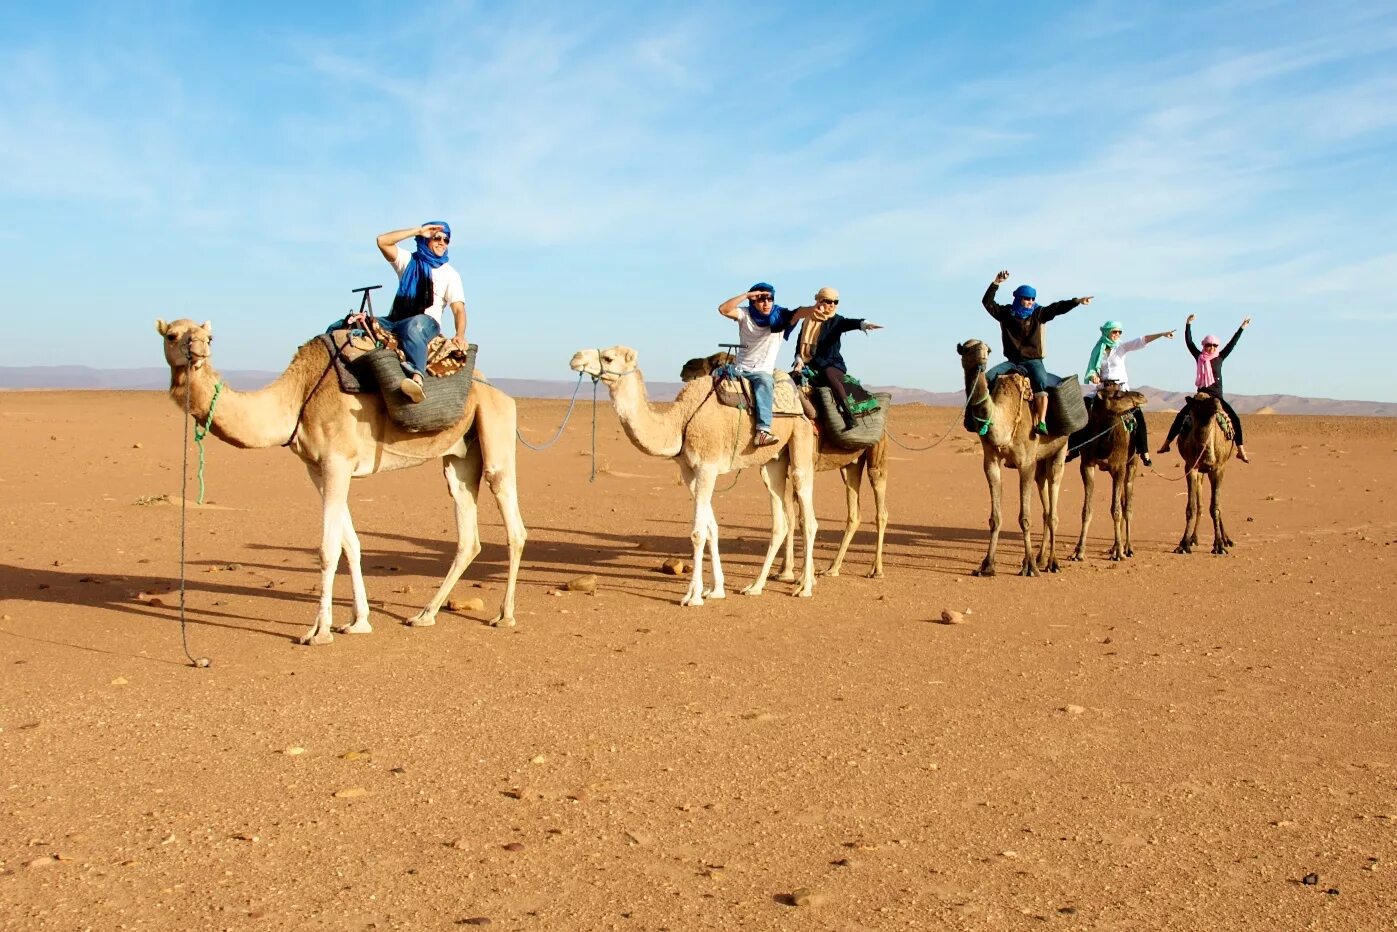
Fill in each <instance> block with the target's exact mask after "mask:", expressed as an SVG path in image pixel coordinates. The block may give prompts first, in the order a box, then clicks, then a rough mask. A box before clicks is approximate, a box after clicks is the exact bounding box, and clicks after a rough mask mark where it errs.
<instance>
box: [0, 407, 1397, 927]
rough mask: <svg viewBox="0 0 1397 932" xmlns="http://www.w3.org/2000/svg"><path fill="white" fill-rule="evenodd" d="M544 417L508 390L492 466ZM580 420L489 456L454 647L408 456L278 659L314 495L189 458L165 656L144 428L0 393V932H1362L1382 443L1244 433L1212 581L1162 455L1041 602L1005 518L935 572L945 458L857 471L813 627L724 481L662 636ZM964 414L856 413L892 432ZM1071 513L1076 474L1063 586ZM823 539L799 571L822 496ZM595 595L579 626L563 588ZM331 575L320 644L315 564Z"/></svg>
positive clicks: (246, 463)
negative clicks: (701, 562) (510, 498)
mask: <svg viewBox="0 0 1397 932" xmlns="http://www.w3.org/2000/svg"><path fill="white" fill-rule="evenodd" d="M585 397H586V395H585V394H584V398H585ZM604 400H605V393H604V392H603V401H604ZM564 407H565V405H564V403H562V402H558V401H525V402H522V403H521V409H520V410H521V428H522V430H523V432H524V434H525V436H526V437H529V438H530V439H532V440H535V441H541V440H543V439H546V438H547V437H548V436H549V435H550V434H551V433H552V431H553V429H554V428H555V427H556V426H557V424H558V422H559V420H560V418H561V416H562V413H563V410H564ZM590 416H591V411H590V407H589V406H588V405H587V404H586V403H585V402H584V403H582V404H579V407H578V411H577V414H576V416H575V418H574V420H573V422H572V424H571V426H570V427H569V429H568V432H567V433H566V434H565V436H564V438H563V440H562V441H561V442H560V443H559V444H558V445H557V446H555V447H553V448H552V449H550V450H548V451H547V452H544V453H534V452H530V451H528V450H526V449H523V448H522V447H521V448H520V451H519V464H520V466H519V471H520V488H521V497H522V500H523V508H524V517H525V519H526V521H527V522H528V525H529V531H530V539H529V543H528V546H527V548H526V549H525V553H524V565H523V570H522V573H521V581H522V582H521V589H520V599H519V613H518V619H519V623H518V626H517V627H515V628H513V629H496V628H491V627H489V626H488V625H486V624H485V623H484V619H486V618H488V617H490V616H491V615H492V614H493V613H494V611H495V609H496V607H497V603H498V600H499V597H500V594H501V590H502V581H503V578H504V562H503V558H504V548H503V540H504V535H503V530H502V527H501V524H500V521H499V517H498V512H497V510H496V508H495V505H494V502H493V500H492V499H491V498H490V496H489V494H488V493H485V494H484V495H483V496H482V498H483V501H484V505H483V508H482V524H483V528H482V533H483V536H484V539H485V548H484V551H483V552H482V554H481V555H480V558H479V559H478V560H477V561H476V563H475V564H474V565H473V566H472V567H471V568H470V569H469V570H468V571H467V573H466V576H465V577H464V579H463V580H462V582H461V584H460V585H459V586H458V588H457V591H456V597H457V598H460V599H468V598H472V597H476V596H479V597H481V598H483V599H484V601H485V610H484V611H474V612H464V613H461V612H457V613H451V612H443V613H442V615H441V618H440V622H439V624H438V625H437V626H436V627H434V628H425V629H411V628H407V627H404V626H403V625H401V624H400V623H399V622H401V621H402V620H403V619H405V618H407V617H409V616H411V615H412V614H413V613H414V612H416V610H417V609H418V608H420V607H421V606H422V605H423V604H425V602H426V600H427V598H428V597H429V595H430V594H431V592H432V590H433V589H434V587H435V586H436V583H437V581H438V579H439V577H440V575H441V574H442V573H443V572H444V570H445V567H446V564H447V561H448V558H449V554H450V551H451V546H452V544H451V536H452V534H451V532H450V530H449V528H450V526H451V510H450V505H449V500H448V498H447V496H446V492H445V488H444V483H443V481H442V478H441V474H440V471H439V469H438V468H437V467H436V466H434V465H429V466H427V467H425V468H420V469H415V470H408V471H404V472H399V473H393V474H387V475H383V476H378V477H374V478H371V479H368V480H365V481H362V482H359V483H356V485H355V487H354V490H353V497H352V503H353V507H354V513H355V517H356V525H357V527H358V529H359V533H360V537H361V539H362V540H363V543H364V548H365V553H364V561H363V563H364V569H365V572H366V573H367V576H368V587H369V595H370V598H371V600H372V601H373V606H374V615H373V620H374V622H375V626H376V627H375V630H374V632H373V633H372V634H369V635H362V636H348V635H341V636H338V637H336V639H335V641H334V643H333V644H331V645H328V646H323V647H313V648H312V647H302V646H299V645H297V644H296V643H295V639H296V638H297V637H298V636H300V635H301V634H303V633H304V632H305V631H306V630H307V629H308V628H309V626H310V624H311V621H312V620H313V617H314V614H315V591H316V588H317V582H318V571H317V567H316V563H317V556H316V545H317V541H318V537H319V502H318V499H317V497H316V495H315V493H314V491H313V490H312V488H311V485H310V483H309V482H308V481H307V479H306V476H305V470H304V469H303V467H302V466H301V464H300V462H299V461H298V460H296V458H295V457H294V456H293V455H291V454H290V453H288V452H286V451H284V450H281V449H272V450H259V451H243V450H236V449H233V448H232V447H230V446H227V445H225V444H222V443H219V442H217V441H215V440H213V439H212V438H210V440H209V442H208V461H207V470H206V479H207V498H208V503H207V504H206V505H204V506H202V507H194V506H191V507H190V508H189V509H188V513H187V520H188V525H187V561H188V562H187V578H188V603H187V604H188V609H187V619H188V627H187V632H188V640H189V649H190V651H191V652H192V653H193V654H194V655H195V656H207V657H209V658H211V659H212V666H211V667H210V668H208V669H195V668H193V667H192V666H190V665H189V663H188V662H187V661H186V660H185V657H184V653H183V651H182V650H181V641H180V633H181V632H180V624H179V611H178V608H177V604H178V603H177V598H171V597H169V596H164V597H163V598H157V599H156V600H155V601H151V598H150V597H151V596H152V594H155V595H157V596H158V595H159V594H161V593H168V592H169V591H170V590H171V589H172V587H174V586H175V585H176V584H177V580H178V577H179V572H180V562H179V561H180V537H181V534H180V516H181V509H180V506H179V504H178V503H179V500H180V499H179V496H180V470H181V452H182V448H181V429H182V428H181V420H180V415H179V412H178V411H177V410H176V409H175V408H174V407H173V406H172V405H171V404H170V402H169V401H168V400H167V399H166V398H165V397H164V396H163V395H161V394H158V393H135V392H131V393H101V392H53V393H29V392H10V393H3V394H0V431H3V435H2V436H3V443H0V501H3V505H0V509H3V510H0V528H3V535H0V612H3V620H0V670H2V671H3V674H0V751H2V752H3V756H0V787H3V793H2V794H0V927H4V928H6V929H26V930H31V929H32V930H47V929H87V928H92V929H125V928H142V929H214V928H233V929H244V928H286V929H363V928H380V929H438V928H455V927H458V925H467V926H468V924H470V923H474V924H478V925H483V924H485V923H486V920H488V921H489V923H490V924H492V925H494V926H498V927H503V928H548V929H733V928H744V929H776V928H815V929H906V928H950V929H1012V928H1038V927H1044V926H1047V927H1057V928H1072V929H1171V930H1173V929H1200V930H1212V929H1255V930H1273V929H1310V928H1314V929H1345V930H1348V929H1378V928H1392V927H1394V926H1397V677H1394V671H1397V611H1394V607H1393V606H1394V602H1397V572H1394V570H1397V493H1394V490H1393V487H1392V479H1393V476H1394V471H1393V467H1392V464H1393V461H1394V452H1397V420H1368V419H1359V418H1342V419H1333V420H1324V419H1319V418H1298V417H1266V416H1253V417H1251V418H1250V419H1249V421H1248V429H1249V436H1248V440H1249V442H1248V448H1249V450H1250V452H1252V453H1253V458H1254V464H1253V465H1251V466H1245V465H1242V464H1240V463H1235V462H1234V463H1233V464H1232V465H1231V467H1230V468H1229V470H1228V474H1227V488H1226V499H1225V505H1224V507H1225V511H1226V514H1227V516H1228V519H1229V521H1230V531H1231V533H1232V535H1233V537H1234V538H1235V539H1236V548H1235V550H1234V551H1233V552H1232V553H1231V554H1230V555H1227V556H1214V555H1212V554H1210V553H1209V552H1208V543H1209V541H1210V539H1211V529H1210V528H1209V527H1208V526H1207V525H1206V522H1205V524H1204V526H1203V527H1202V529H1201V533H1200V537H1201V538H1202V539H1203V542H1204V546H1203V547H1202V548H1201V550H1200V551H1199V552H1196V553H1194V554H1192V555H1187V556H1185V555H1176V554H1174V553H1173V552H1172V551H1173V548H1174V545H1175V544H1176V543H1177V542H1178V539H1179V536H1180V532H1181V530H1182V525H1183V519H1184V497H1183V483H1182V482H1179V481H1168V480H1169V479H1175V480H1176V479H1177V477H1179V476H1180V475H1181V474H1182V469H1181V467H1180V463H1179V460H1178V457H1177V456H1171V457H1163V456H1160V457H1157V458H1156V463H1157V465H1156V468H1157V469H1158V470H1159V471H1160V473H1161V474H1162V475H1146V476H1144V477H1142V478H1141V479H1140V480H1139V483H1138V485H1137V504H1136V508H1135V516H1136V532H1135V556H1134V558H1133V559H1131V560H1129V561H1126V562H1123V563H1111V562H1109V561H1107V560H1106V559H1105V552H1106V548H1107V546H1108V544H1109V534H1110V520H1109V513H1108V507H1109V506H1108V497H1107V496H1108V494H1109V492H1108V489H1109V483H1108V482H1104V481H1100V480H1098V483H1097V491H1096V502H1097V507H1096V517H1095V522H1094V524H1093V527H1092V531H1093V533H1092V535H1091V538H1090V541H1089V542H1090V552H1089V559H1088V561H1087V562H1085V563H1073V562H1066V561H1065V560H1064V564H1063V570H1062V572H1061V573H1060V574H1057V575H1051V576H1042V577H1039V578H1033V579H1028V578H1021V577H1019V576H1017V575H1015V571H1016V569H1017V565H1018V559H1019V557H1020V555H1021V553H1022V551H1021V545H1020V538H1019V537H1018V534H1017V520H1016V512H1017V491H1016V489H1011V490H1010V491H1008V492H1007V495H1006V498H1007V502H1008V507H1007V509H1006V533H1005V535H1004V537H1003V539H1002V541H1001V545H1000V552H999V564H998V566H999V571H1000V575H998V576H996V577H994V578H988V579H982V578H975V577H973V576H972V575H971V571H972V570H973V569H974V568H975V567H976V566H977V565H978V563H979V561H980V559H981V557H982V556H983V553H984V549H985V546H986V541H987V536H988V535H987V531H986V515H987V513H988V495H987V492H986V489H985V482H984V477H983V473H982V471H981V466H980V455H979V448H978V444H977V443H976V442H975V441H974V438H972V437H970V436H969V435H967V434H965V433H964V432H962V431H960V430H959V429H958V428H956V429H955V430H953V431H952V432H951V434H950V435H949V437H948V439H947V440H946V441H945V442H944V443H942V444H941V445H939V446H937V447H936V448H935V449H933V450H930V451H928V452H919V453H913V452H905V451H903V450H901V449H895V450H894V453H893V462H892V466H891V482H890V495H889V498H890V506H891V512H892V519H891V522H890V525H889V528H888V535H887V574H886V578H885V579H878V580H875V579H867V578H864V576H863V573H864V572H865V571H866V569H867V567H868V563H869V558H870V554H871V551H872V531H871V527H872V525H871V523H865V525H864V527H863V529H862V530H861V531H860V533H859V536H858V538H857V539H856V541H855V544H854V547H853V550H852V551H851V554H850V558H849V561H848V562H847V563H846V565H845V574H844V575H842V576H840V577H838V578H829V577H822V578H821V579H820V580H819V581H818V584H817V585H816V588H815V595H814V598H813V599H809V600H805V599H795V598H791V597H790V595H789V592H790V590H791V587H790V586H789V585H788V584H784V583H779V582H775V581H773V582H772V583H771V584H770V585H769V586H768V588H767V592H766V594H765V595H763V596H761V597H760V598H749V597H744V596H742V595H740V594H738V590H739V589H741V588H742V586H744V585H746V584H747V583H748V582H750V581H751V578H752V576H753V574H754V572H755V571H756V568H757V566H758V565H759V563H760V559H761V555H762V552H763V547H764V544H765V539H766V534H767V529H768V527H769V521H768V516H767V512H766V504H765V495H764V493H763V491H762V489H761V485H760V482H759V480H758V478H757V476H756V475H754V474H752V473H743V474H742V475H741V476H740V477H739V479H738V481H737V484H736V485H735V487H733V488H732V489H731V491H727V492H725V493H724V494H722V495H720V496H719V497H718V499H717V512H718V518H719V521H720V523H721V525H722V528H723V535H724V536H723V543H724V555H725V564H726V569H727V574H728V589H729V596H728V598H727V599H726V600H722V601H717V600H710V601H709V602H708V603H707V604H706V605H705V606H703V607H701V608H681V607H680V605H679V604H678V603H679V599H680V596H681V595H682V593H683V590H684V581H683V580H682V579H679V578H676V577H674V576H669V575H664V574H662V573H661V572H659V569H658V567H659V564H660V563H661V561H662V560H664V559H665V558H666V557H668V556H683V557H686V558H687V556H688V548H689V543H688V528H689V516H690V513H691V506H690V503H689V499H688V494H687V492H686V491H685V489H684V488H683V487H682V486H680V485H679V484H678V481H677V470H676V469H675V467H674V465H673V464H671V463H669V462H664V461H661V460H657V459H651V458H647V457H645V456H643V455H642V454H640V453H639V452H637V451H636V450H634V449H633V448H632V447H631V446H630V444H629V443H628V442H627V441H626V440H625V438H624V437H623V435H622V434H621V432H620V430H619V428H618V426H617V422H616V419H615V417H614V415H613V414H612V411H611V409H610V407H609V405H605V404H603V406H602V407H601V408H600V409H599V418H598V429H597V436H598V448H599V453H598V457H599V459H598V465H599V467H600V474H599V475H598V476H597V479H596V481H595V483H589V482H588V472H589V465H590V461H589V459H588V451H589V450H590V436H591V425H590ZM956 416H957V415H956V412H955V411H953V410H946V409H932V408H924V407H918V406H905V407H898V408H895V409H894V410H893V412H892V416H891V419H890V423H891V425H892V429H893V431H894V432H895V433H896V434H897V435H898V436H899V437H901V438H902V439H903V440H904V441H905V442H907V443H908V444H910V445H924V444H927V443H930V442H931V441H932V440H934V439H936V438H937V437H940V436H941V435H942V434H943V432H944V431H945V430H946V429H947V427H949V426H950V425H951V424H952V423H953V422H954V421H955V420H956ZM1166 417H1167V416H1165V415H1154V416H1152V417H1151V430H1152V433H1153V436H1154V437H1155V439H1156V443H1157V442H1158V439H1159V438H1160V437H1161V436H1162V434H1163V430H1164V427H1165V425H1166V423H1167V420H1166ZM191 449H192V446H191ZM194 465H195V459H194V457H193V456H192V455H191V457H190V461H189V468H190V473H191V481H190V483H189V485H188V489H189V492H188V494H189V495H190V497H191V498H192V497H193V496H194V495H195V494H196V485H195V483H194V482H193V481H192V473H193V469H194ZM1011 475H1012V474H1011ZM1166 477H1167V478H1166ZM1102 478H1103V479H1104V476H1103V477H1102ZM161 496H167V497H168V501H161V500H160V497H161ZM1081 499H1082V491H1081V483H1080V480H1079V478H1078V474H1077V470H1076V468H1075V466H1073V467H1069V472H1068V474H1067V478H1066V479H1065V481H1064V483H1063V492H1062V506H1061V512H1062V517H1061V525H1060V539H1059V544H1058V554H1059V556H1060V557H1062V558H1065V557H1066V556H1067V555H1068V553H1069V552H1070V551H1071V549H1072V546H1073V544H1074V543H1075V540H1076V536H1077V531H1078V528H1079V514H1080V507H1081ZM152 500H154V501H153V503H152ZM170 502H174V504H171V503H170ZM863 508H864V514H865V517H866V518H871V515H872V503H871V495H868V494H867V493H866V494H865V496H864V506H863ZM1034 511H1035V516H1037V508H1036V506H1035V509H1034ZM817 512H818V517H819V521H820V525H821V530H820V536H819V542H818V546H817V561H818V563H819V564H820V565H824V564H827V563H828V561H829V559H830V556H831V555H832V553H833V550H834V545H835V543H836V542H837V539H838V530H839V528H840V527H841V525H842V522H843V517H844V497H843V493H842V489H841V487H840V485H839V481H838V477H837V476H836V475H835V474H831V473H825V474H822V475H821V476H820V478H819V484H818V489H817ZM1034 526H1035V535H1036V533H1037V526H1038V522H1037V520H1036V517H1035V523H1034ZM587 573H595V574H596V575H597V576H598V578H599V580H600V584H599V587H598V589H597V591H596V594H595V595H584V594H579V593H567V594H563V595H557V594H554V590H555V589H557V588H558V587H559V586H560V585H563V584H566V583H567V581H568V580H570V579H573V578H574V577H577V576H579V575H581V574H587ZM336 591H337V594H338V595H339V597H340V601H339V604H338V605H337V613H338V614H339V616H340V618H342V619H347V617H348V614H349V608H348V606H347V604H346V603H345V598H346V597H347V595H348V592H349V582H348V577H347V576H346V575H344V574H343V573H341V575H340V576H339V577H338V580H337V588H336ZM142 596H144V598H142ZM162 603H163V604H162ZM943 609H952V610H955V611H959V612H963V613H965V615H966V617H965V623H963V624H958V625H946V624H940V623H936V619H939V617H940V615H941V612H942V610H943ZM294 749H302V752H301V753H292V751H293V750H294ZM345 791H350V792H349V793H347V794H346V793H345ZM337 794H338V795H337ZM1307 875H1315V876H1314V877H1313V878H1310V880H1313V881H1314V882H1306V878H1307Z"/></svg>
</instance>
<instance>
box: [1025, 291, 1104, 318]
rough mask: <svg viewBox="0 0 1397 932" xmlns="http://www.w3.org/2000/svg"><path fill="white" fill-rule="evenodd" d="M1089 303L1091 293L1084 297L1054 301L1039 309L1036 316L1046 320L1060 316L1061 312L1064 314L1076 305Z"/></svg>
mask: <svg viewBox="0 0 1397 932" xmlns="http://www.w3.org/2000/svg"><path fill="white" fill-rule="evenodd" d="M1090 303H1091V295H1087V296H1086V297H1085V298H1068V299H1067V300H1066V301H1054V302H1053V303H1052V304H1049V305H1048V306H1047V307H1045V308H1043V309H1042V310H1041V311H1039V312H1038V316H1039V319H1040V320H1043V321H1044V322H1047V321H1050V320H1052V319H1053V318H1054V317H1061V316H1062V315H1063V314H1066V313H1067V312H1068V311H1070V310H1072V309H1073V308H1074V307H1077V306H1078V305H1082V304H1090Z"/></svg>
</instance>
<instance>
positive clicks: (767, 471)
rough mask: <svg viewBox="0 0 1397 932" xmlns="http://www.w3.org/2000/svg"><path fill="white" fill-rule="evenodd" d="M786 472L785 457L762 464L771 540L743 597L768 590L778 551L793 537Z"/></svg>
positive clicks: (806, 535) (807, 536)
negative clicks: (786, 500) (787, 508)
mask: <svg viewBox="0 0 1397 932" xmlns="http://www.w3.org/2000/svg"><path fill="white" fill-rule="evenodd" d="M786 470H787V463H786V458H785V457H778V458H776V459H774V460H769V461H768V462H765V463H763V464H762V485H764V486H766V493H767V497H768V498H769V499H770V503H771V540H770V541H769V542H768V543H767V546H766V559H765V560H763V561H762V568H761V569H760V570H758V571H757V578H756V579H754V580H753V581H752V583H751V585H749V586H747V587H746V588H745V589H743V590H742V594H743V595H761V594H762V591H763V590H764V589H765V588H766V574H767V573H770V572H771V564H772V563H774V562H775V561H776V551H778V550H780V549H781V545H782V544H783V543H785V542H786V541H788V540H790V539H791V537H792V536H793V535H792V534H791V533H788V531H790V529H789V528H788V527H787V524H786V502H785V498H786ZM809 527H810V525H806V528H807V530H806V533H805V539H806V542H807V545H808V544H809V542H810V537H811V534H810V531H809Z"/></svg>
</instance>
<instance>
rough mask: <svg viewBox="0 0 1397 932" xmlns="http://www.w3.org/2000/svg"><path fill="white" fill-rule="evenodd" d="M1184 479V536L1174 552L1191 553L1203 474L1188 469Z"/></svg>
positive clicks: (1195, 540)
mask: <svg viewBox="0 0 1397 932" xmlns="http://www.w3.org/2000/svg"><path fill="white" fill-rule="evenodd" d="M1185 481H1186V482H1187V483H1188V506H1187V508H1186V509H1185V511H1184V536H1183V538H1182V539H1181V540H1180V541H1179V546H1177V547H1175V548H1174V552H1175V553H1192V552H1193V545H1194V544H1196V543H1198V511H1199V505H1200V503H1201V501H1202V498H1203V474H1202V473H1201V472H1198V471H1197V470H1196V469H1195V470H1189V472H1188V473H1187V475H1186V479H1185Z"/></svg>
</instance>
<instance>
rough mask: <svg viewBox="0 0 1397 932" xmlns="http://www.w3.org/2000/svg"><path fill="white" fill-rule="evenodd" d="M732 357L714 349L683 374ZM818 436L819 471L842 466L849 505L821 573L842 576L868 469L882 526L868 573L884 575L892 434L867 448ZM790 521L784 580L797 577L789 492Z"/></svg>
mask: <svg viewBox="0 0 1397 932" xmlns="http://www.w3.org/2000/svg"><path fill="white" fill-rule="evenodd" d="M732 360H733V356H732V355H731V354H730V353H714V354H713V355H712V356H703V357H699V358H697V359H690V360H689V361H688V362H686V363H684V367H683V368H682V369H681V370H680V372H679V377H680V378H681V379H683V380H684V381H685V382H689V381H692V380H693V379H696V378H699V377H700V376H711V375H712V373H713V370H714V369H717V368H718V367H719V366H722V365H726V364H727V363H730V362H732ZM817 436H818V438H819V442H820V445H819V448H818V449H817V450H816V453H815V471H816V472H828V471H829V470H831V469H837V470H839V476H840V478H841V479H843V480H844V506H845V510H844V539H843V540H841V541H840V542H839V551H838V552H837V553H836V554H835V555H834V562H833V563H831V564H830V565H829V568H828V569H826V570H825V571H824V572H823V573H821V574H820V575H822V576H838V575H839V571H840V569H841V568H842V567H843V566H844V555H845V554H846V553H847V552H848V550H849V543H850V542H851V541H852V540H853V539H854V534H855V532H857V531H858V529H859V519H860V516H861V511H862V509H861V508H860V507H859V493H860V492H861V491H862V489H863V474H864V471H865V470H867V472H868V482H869V485H871V486H872V487H873V509H874V513H875V521H876V523H877V527H878V540H877V543H876V544H875V545H874V548H873V566H872V567H871V568H870V569H869V571H868V577H869V578H870V579H882V578H883V537H884V535H885V534H886V533H887V530H888V435H887V433H886V431H885V432H884V433H883V436H882V437H880V438H878V442H877V443H876V444H874V445H873V446H871V447H869V448H867V449H864V450H846V449H844V448H843V447H839V446H835V445H834V444H833V443H831V442H830V441H829V439H828V438H827V437H826V436H825V435H824V434H823V433H818V434H817ZM786 522H787V524H788V525H790V527H791V531H790V533H788V534H787V535H786V548H785V553H784V556H783V559H782V561H781V573H780V575H778V576H777V577H776V578H777V579H779V580H781V581H782V582H792V581H794V580H795V523H796V522H795V502H794V500H793V499H791V498H790V497H789V496H788V497H787V500H786Z"/></svg>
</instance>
